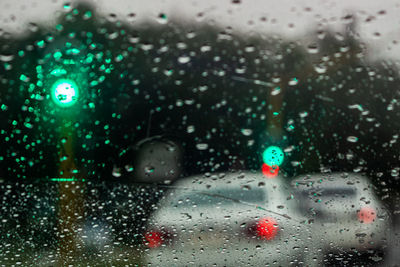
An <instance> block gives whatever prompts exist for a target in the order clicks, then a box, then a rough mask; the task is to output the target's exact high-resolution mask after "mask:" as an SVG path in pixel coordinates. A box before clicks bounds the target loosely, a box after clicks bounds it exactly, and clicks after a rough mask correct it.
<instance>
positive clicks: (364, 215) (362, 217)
mask: <svg viewBox="0 0 400 267" xmlns="http://www.w3.org/2000/svg"><path fill="white" fill-rule="evenodd" d="M357 217H358V220H359V221H360V222H362V223H366V224H368V223H372V222H374V221H375V219H376V211H375V209H374V208H371V207H368V206H367V207H362V208H361V209H360V211H359V212H358V213H357Z"/></svg>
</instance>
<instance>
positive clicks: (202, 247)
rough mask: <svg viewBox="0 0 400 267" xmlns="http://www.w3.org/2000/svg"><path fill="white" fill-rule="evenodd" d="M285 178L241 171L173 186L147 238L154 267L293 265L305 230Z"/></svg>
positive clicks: (149, 256)
mask: <svg viewBox="0 0 400 267" xmlns="http://www.w3.org/2000/svg"><path fill="white" fill-rule="evenodd" d="M284 179H285V178H284V177H281V176H278V177H276V178H275V179H267V178H266V177H264V176H263V175H262V174H260V173H252V172H243V173H229V174H217V175H208V176H196V177H190V178H187V179H184V180H181V181H179V182H177V183H176V184H174V185H173V189H172V190H170V191H168V192H167V194H166V196H165V197H164V198H163V200H162V201H161V202H160V205H159V208H158V210H157V211H156V212H155V213H154V214H153V215H152V216H151V218H150V220H149V222H148V226H147V232H146V234H145V237H144V242H145V245H146V246H147V247H148V248H147V250H146V252H145V253H146V262H147V263H151V264H152V265H153V266H172V265H173V266H176V265H178V266H187V265H196V266H213V265H217V266H233V265H238V266H244V265H250V266H265V265H268V266H271V265H272V266H289V265H291V264H294V265H298V264H299V262H300V260H301V252H302V243H303V242H302V239H303V235H304V234H305V233H306V232H307V231H305V230H307V228H306V227H305V225H304V224H302V220H301V218H300V217H299V215H298V214H297V212H296V209H295V208H294V207H295V203H294V201H295V200H294V199H293V195H292V194H291V191H290V189H289V188H288V186H286V183H285V182H284Z"/></svg>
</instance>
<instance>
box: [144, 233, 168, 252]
mask: <svg viewBox="0 0 400 267" xmlns="http://www.w3.org/2000/svg"><path fill="white" fill-rule="evenodd" d="M171 239H172V235H171V234H170V233H168V232H166V231H149V232H146V233H145V234H144V244H145V245H146V246H148V247H149V248H158V247H160V246H161V245H162V244H164V243H166V242H170V241H171Z"/></svg>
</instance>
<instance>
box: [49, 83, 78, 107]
mask: <svg viewBox="0 0 400 267" xmlns="http://www.w3.org/2000/svg"><path fill="white" fill-rule="evenodd" d="M78 96H79V88H78V85H77V84H76V83H75V82H73V81H71V80H67V79H61V80H58V81H56V82H55V83H54V84H53V86H52V88H51V97H52V98H53V100H54V102H55V103H56V104H57V105H58V106H60V107H70V106H72V105H74V104H75V103H76V101H77V99H78Z"/></svg>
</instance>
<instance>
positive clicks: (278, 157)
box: [262, 146, 284, 166]
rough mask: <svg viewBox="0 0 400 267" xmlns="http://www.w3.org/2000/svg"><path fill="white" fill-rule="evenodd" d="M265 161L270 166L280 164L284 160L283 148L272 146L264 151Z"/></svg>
mask: <svg viewBox="0 0 400 267" xmlns="http://www.w3.org/2000/svg"><path fill="white" fill-rule="evenodd" d="M262 157H263V161H264V163H265V164H267V165H269V166H280V165H281V164H282V162H283V158H284V154H283V151H282V149H280V148H279V147H277V146H270V147H268V148H267V149H266V150H265V151H264V152H263V155H262Z"/></svg>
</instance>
